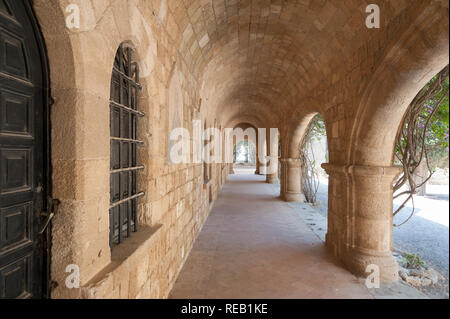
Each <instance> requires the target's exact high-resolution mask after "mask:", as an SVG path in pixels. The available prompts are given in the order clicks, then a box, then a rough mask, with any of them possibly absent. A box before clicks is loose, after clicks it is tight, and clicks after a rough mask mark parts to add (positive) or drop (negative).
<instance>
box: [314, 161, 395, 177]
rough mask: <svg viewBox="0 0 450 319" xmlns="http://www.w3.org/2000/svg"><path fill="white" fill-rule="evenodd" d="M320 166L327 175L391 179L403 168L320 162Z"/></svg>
mask: <svg viewBox="0 0 450 319" xmlns="http://www.w3.org/2000/svg"><path fill="white" fill-rule="evenodd" d="M322 168H323V169H324V170H325V171H326V172H327V174H328V175H332V174H345V175H353V176H385V177H387V178H392V179H393V178H395V177H396V176H398V175H399V174H400V173H401V172H402V170H403V168H402V167H401V166H363V165H338V164H328V163H327V164H322Z"/></svg>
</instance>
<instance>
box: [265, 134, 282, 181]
mask: <svg viewBox="0 0 450 319" xmlns="http://www.w3.org/2000/svg"><path fill="white" fill-rule="evenodd" d="M266 134H267V141H266V143H267V160H268V161H269V162H268V163H267V172H266V177H267V179H266V181H267V183H269V184H278V183H279V180H278V137H277V138H271V136H270V130H267V133H266Z"/></svg>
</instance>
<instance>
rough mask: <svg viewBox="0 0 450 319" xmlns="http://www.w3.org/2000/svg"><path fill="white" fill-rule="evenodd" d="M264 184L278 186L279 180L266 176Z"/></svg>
mask: <svg viewBox="0 0 450 319" xmlns="http://www.w3.org/2000/svg"><path fill="white" fill-rule="evenodd" d="M266 182H267V183H268V184H280V180H279V179H278V177H276V176H267V179H266Z"/></svg>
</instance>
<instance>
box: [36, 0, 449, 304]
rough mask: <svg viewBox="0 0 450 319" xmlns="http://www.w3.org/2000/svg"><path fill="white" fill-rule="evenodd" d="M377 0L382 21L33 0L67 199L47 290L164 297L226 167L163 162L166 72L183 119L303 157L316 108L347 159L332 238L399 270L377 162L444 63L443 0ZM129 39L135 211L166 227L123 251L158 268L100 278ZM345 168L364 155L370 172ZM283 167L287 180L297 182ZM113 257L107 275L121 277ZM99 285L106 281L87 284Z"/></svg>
mask: <svg viewBox="0 0 450 319" xmlns="http://www.w3.org/2000/svg"><path fill="white" fill-rule="evenodd" d="M376 2H377V3H378V4H379V6H380V9H381V15H382V23H381V29H367V28H366V27H365V25H364V23H365V19H366V16H367V14H366V13H365V7H366V2H361V1H345V2H342V1H341V0H328V1H311V0H301V1H281V0H272V1H269V0H239V1H224V0H214V1H204V0H183V1H172V0H170V1H168V0H151V1H144V0H73V1H69V0H59V1H58V0H36V1H34V6H35V10H36V13H37V17H38V20H39V23H40V25H41V28H42V32H43V34H44V37H45V40H46V45H47V50H48V57H49V64H50V72H51V88H52V92H51V93H52V96H53V98H54V99H55V104H54V105H53V107H52V164H53V191H54V193H53V197H55V198H59V199H60V200H61V201H62V207H61V213H60V214H59V215H58V216H57V217H55V220H54V225H53V247H52V278H53V280H54V281H55V282H56V283H57V284H58V286H57V287H56V288H55V289H54V290H53V293H52V296H53V297H54V298H65V297H97V298H102V297H111V296H114V297H118V296H119V297H121V298H127V297H130V298H131V297H143V298H160V297H166V296H167V294H168V292H169V291H170V288H171V287H172V285H173V283H174V281H175V279H176V277H177V274H178V272H179V271H180V269H181V267H182V265H183V264H184V262H185V260H186V258H187V256H188V254H189V251H190V249H191V247H192V245H193V243H194V241H195V238H196V237H197V235H198V232H199V230H200V229H201V227H202V225H203V222H204V221H205V219H206V217H207V215H208V213H209V210H210V207H211V206H210V202H211V200H212V201H214V199H215V198H216V197H217V194H218V192H219V191H220V189H221V187H222V185H223V183H224V182H225V181H226V176H227V174H228V173H229V171H230V169H232V166H231V165H224V164H212V166H208V170H210V172H211V176H210V177H211V181H210V182H209V183H208V184H207V185H203V172H202V170H203V169H202V165H201V164H183V165H169V164H168V161H167V150H168V136H169V134H168V128H169V127H170V126H169V107H168V106H169V101H170V98H169V95H170V94H171V93H170V92H171V90H169V87H170V83H171V79H172V77H173V75H174V72H175V74H176V76H177V81H176V82H177V83H178V84H177V85H178V86H179V87H177V89H176V90H174V92H176V94H177V97H176V98H178V99H180V97H181V99H182V104H183V112H182V114H183V124H184V126H185V127H186V128H187V129H188V130H189V131H190V132H192V122H191V121H192V120H193V119H195V118H198V119H201V120H202V122H203V123H205V124H206V126H207V127H212V126H215V127H221V128H222V129H224V128H227V127H231V128H232V127H235V126H237V125H239V124H240V123H248V124H250V125H252V126H254V127H261V128H263V127H264V128H271V127H273V128H279V130H280V141H281V146H282V147H281V154H278V151H277V147H275V146H273V147H271V146H270V145H266V149H267V151H269V150H270V149H271V148H272V149H276V151H275V152H273V154H272V156H277V157H278V156H281V158H284V159H288V158H291V159H296V158H299V154H298V152H299V151H298V148H299V144H300V141H301V138H302V137H303V135H304V132H305V129H306V127H307V125H308V123H309V121H310V120H311V118H312V117H313V116H314V114H317V113H321V114H323V115H324V119H325V123H326V127H327V136H328V144H329V151H330V164H331V165H334V166H336V167H341V168H342V170H341V171H342V173H340V172H333V173H331V175H332V176H331V177H330V181H331V183H330V185H331V189H330V196H329V197H330V204H329V205H330V209H329V216H330V218H329V223H330V225H329V229H330V233H329V235H328V236H327V239H328V240H327V241H328V243H329V246H330V247H331V249H332V251H333V252H334V253H335V254H336V255H337V256H338V257H339V258H341V259H342V260H343V261H344V263H345V264H347V265H348V267H349V269H351V270H352V271H355V273H360V272H361V270H362V268H364V266H365V265H366V264H367V263H368V262H377V263H380V266H382V267H383V273H385V274H386V276H385V277H384V278H385V279H386V280H388V281H389V280H395V275H394V273H395V274H396V273H397V272H396V270H395V268H396V264H395V262H393V261H392V260H390V259H389V258H385V256H387V253H388V251H389V250H390V249H391V244H392V236H391V234H392V221H391V211H390V209H391V206H392V201H390V200H389V201H386V197H389V196H391V195H392V194H391V189H390V185H389V183H390V180H391V179H392V178H393V177H392V176H389V177H386V178H385V175H384V172H385V168H386V169H387V170H389V169H390V168H389V167H390V166H391V165H392V158H393V145H394V138H395V135H396V132H397V129H398V126H399V124H400V121H401V119H402V116H403V114H404V112H405V109H406V107H407V106H408V104H409V102H410V101H411V100H412V98H413V97H414V96H415V95H416V94H417V92H418V91H419V90H420V89H421V88H422V87H423V86H424V84H425V83H427V81H429V80H430V78H431V77H432V76H434V75H435V74H436V73H437V72H439V71H440V70H441V69H442V68H443V67H444V66H445V65H446V64H448V61H449V54H448V49H449V45H448V40H449V33H448V24H449V23H448V3H449V2H448V0H442V1H436V0H383V1H382V0H379V1H376ZM69 3H75V4H78V5H79V6H80V12H81V28H80V29H73V30H69V29H67V28H66V27H65V23H64V21H65V14H66V13H65V9H66V6H67V5H68V4H69ZM123 42H126V43H128V44H130V45H131V46H132V47H134V48H135V51H136V54H137V57H138V61H139V63H140V65H141V72H142V85H143V87H144V90H143V92H142V103H141V105H142V111H145V112H146V114H147V116H146V118H145V119H144V120H143V121H141V123H140V132H141V136H140V138H141V139H143V140H144V141H145V147H144V148H142V149H141V151H140V154H139V155H140V162H141V163H143V164H145V166H146V169H145V171H144V172H143V173H142V174H141V176H140V181H139V183H140V184H139V185H140V188H141V189H142V190H145V191H146V194H147V195H146V197H145V198H143V199H142V200H141V201H140V203H139V219H140V221H141V224H142V225H144V226H148V227H150V228H152V229H153V228H155V227H159V230H158V231H157V232H155V233H151V235H149V236H150V237H152V239H151V240H150V239H149V238H147V239H146V238H142V245H150V244H149V243H152V244H151V245H153V246H154V247H153V249H152V250H151V251H153V252H151V251H150V252H147V257H149V258H143V260H148V265H147V264H145V263H144V264H141V263H140V262H137V260H138V259H137V258H134V257H133V256H134V254H135V253H136V254H137V253H138V252H137V251H136V252H135V253H133V252H130V256H129V258H127V259H125V260H126V263H129V265H128V266H127V267H128V268H126V269H127V271H126V276H137V275H136V274H137V273H138V272H139V273H140V272H141V269H147V274H149V276H150V278H153V279H152V280H147V281H145V282H144V280H141V279H139V280H136V281H134V280H133V281H131V280H130V285H129V287H128V288H124V286H123V285H121V284H120V283H119V284H118V283H117V282H118V281H114V279H105V281H104V280H103V279H102V278H100V277H99V274H102V273H105V272H107V270H108V269H110V267H111V264H112V263H114V261H115V260H118V259H117V257H116V256H115V255H114V252H113V254H112V255H111V253H110V249H109V245H108V242H109V239H108V232H109V230H108V224H109V220H108V206H109V152H110V150H109V107H108V100H109V95H110V79H111V70H112V65H113V60H114V56H115V53H116V50H117V48H118V46H119V45H120V44H121V43H123ZM174 70H175V71H174ZM93 115H95V116H93ZM273 162H275V161H273ZM346 167H365V169H364V171H370V172H371V173H370V174H371V177H367V176H366V175H364V174H363V175H358V174H356V175H355V174H354V172H351V171H348V170H347V169H345V168H346ZM287 176H288V175H285V176H284V178H283V181H282V182H283V187H284V188H283V189H284V190H291V189H292V187H294V188H295V192H298V191H299V190H298V187H297V186H296V185H294V184H293V183H292V181H291V180H290V179H289V178H287ZM361 176H362V177H361ZM275 179H276V175H273V174H272V175H269V176H268V181H269V182H275ZM371 185H372V186H371ZM373 185H375V186H373ZM372 194H375V196H372ZM358 205H359V206H358ZM364 212H368V214H369V215H367V214H365V213H364ZM368 230H369V231H368ZM153 237H154V238H153ZM137 250H139V249H137ZM151 254H154V255H152V258H150V255H151ZM380 254H381V255H380ZM134 261H136V262H134ZM68 264H77V265H79V266H80V268H81V270H82V271H81V285H82V287H83V289H75V290H68V289H66V288H64V281H65V278H66V276H67V274H66V273H65V267H66V266H67V265H68ZM120 269H122V267H116V268H114V270H112V274H111V275H108V278H119V277H120V276H122V274H121V270H120ZM394 270H395V271H394ZM133 278H134V277H133ZM111 280H112V283H111ZM131 282H133V284H131ZM134 283H136V284H134ZM108 285H112V286H108ZM100 286H103V287H109V288H108V289H107V290H108V291H109V290H110V288H111V289H112V291H113V292H114V294H113V295H111V294H108V293H106V292H104V293H102V292H101V289H100V288H98V290H96V289H97V287H100ZM127 289H128V290H127ZM82 290H83V292H82ZM89 290H91V291H89Z"/></svg>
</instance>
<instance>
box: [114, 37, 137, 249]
mask: <svg viewBox="0 0 450 319" xmlns="http://www.w3.org/2000/svg"><path fill="white" fill-rule="evenodd" d="M141 89H142V87H141V85H140V84H139V67H138V65H137V63H136V62H133V60H132V49H131V48H129V47H126V46H124V45H123V44H122V45H120V47H119V49H118V50H117V54H116V57H115V60H114V67H113V72H112V79H111V98H110V112H111V116H110V128H111V133H110V134H111V168H110V169H111V171H110V209H109V221H110V246H111V249H112V248H113V247H114V245H117V244H120V243H122V242H123V240H124V238H128V237H130V236H131V233H132V232H137V231H138V209H137V208H138V205H137V202H138V199H139V198H140V197H142V196H143V195H144V193H143V192H139V189H138V173H139V171H140V170H142V169H143V168H144V166H142V165H139V164H138V151H137V148H138V146H140V145H142V144H143V142H142V141H140V140H139V136H138V119H139V118H140V117H143V116H144V115H145V114H144V113H142V112H140V111H139V91H140V90H141Z"/></svg>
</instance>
